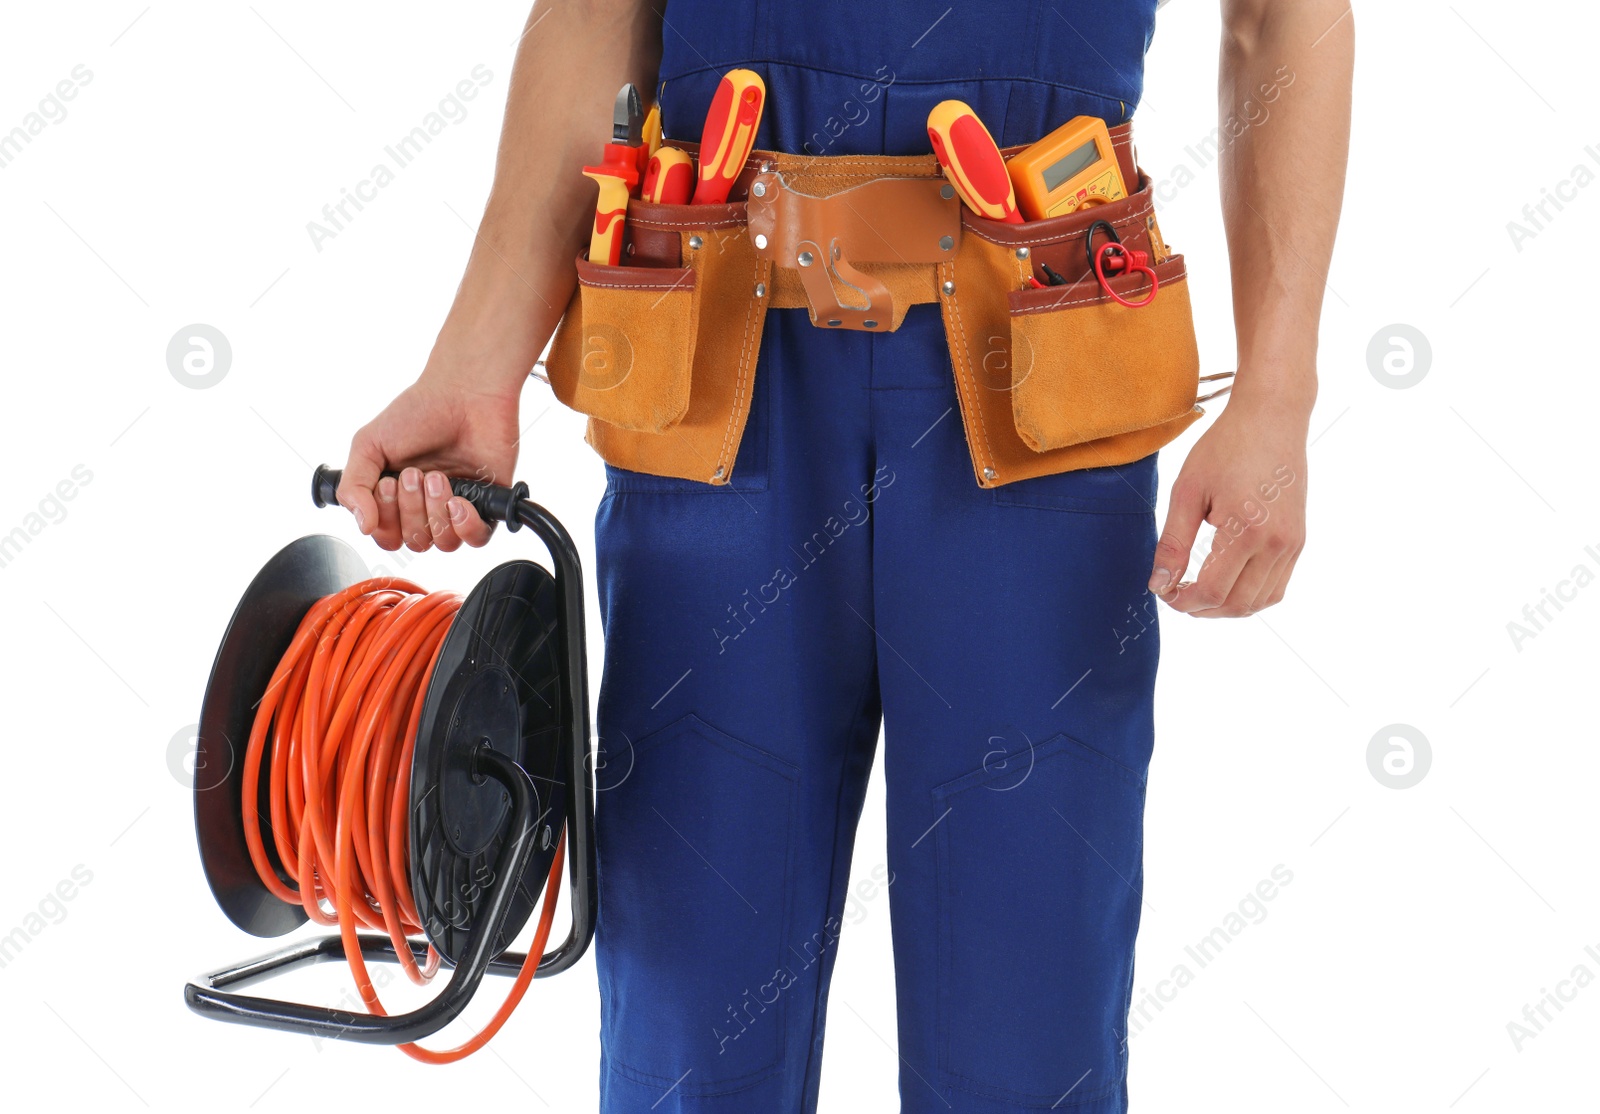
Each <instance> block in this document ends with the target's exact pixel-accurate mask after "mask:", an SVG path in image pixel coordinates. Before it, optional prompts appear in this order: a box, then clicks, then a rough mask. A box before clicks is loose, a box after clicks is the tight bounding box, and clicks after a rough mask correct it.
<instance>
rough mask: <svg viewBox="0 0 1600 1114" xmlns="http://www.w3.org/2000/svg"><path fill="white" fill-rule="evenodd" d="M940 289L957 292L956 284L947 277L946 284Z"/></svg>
mask: <svg viewBox="0 0 1600 1114" xmlns="http://www.w3.org/2000/svg"><path fill="white" fill-rule="evenodd" d="M940 289H941V290H943V291H944V292H945V293H946V294H954V293H955V292H956V284H955V283H953V282H951V281H950V280H949V279H945V282H944V285H943V286H942V287H940Z"/></svg>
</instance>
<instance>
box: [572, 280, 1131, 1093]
mask: <svg viewBox="0 0 1600 1114" xmlns="http://www.w3.org/2000/svg"><path fill="white" fill-rule="evenodd" d="M754 392H755V393H754V398H753V402H752V410H751V416H750V419H749V424H748V427H747V429H746V432H745V434H744V440H743V441H742V442H741V445H740V449H739V454H738V459H737V463H736V466H735V469H734V474H733V477H732V482H731V483H730V484H729V485H727V486H726V487H711V486H709V485H706V484H702V483H698V482H695V481H690V480H676V479H667V478H662V477H656V476H650V475H644V474H640V473H635V472H630V471H626V470H623V469H619V468H615V467H609V466H608V484H607V489H606V493H605V496H604V499H603V501H602V502H601V504H600V508H599V511H598V514H597V517H596V523H595V527H596V543H597V572H598V586H599V593H600V603H601V618H602V624H603V630H604V634H605V663H604V673H603V677H602V681H601V688H600V694H599V713H598V725H597V727H598V733H599V735H600V746H601V748H602V762H603V766H602V768H601V769H600V771H599V779H598V780H599V783H600V793H599V802H598V817H597V823H598V834H597V842H598V849H599V883H600V911H599V922H598V931H597V938H596V949H597V960H598V969H599V978H600V988H601V994H602V1001H603V1005H602V1022H601V1039H602V1046H603V1059H602V1065H601V1096H602V1098H601V1107H602V1110H603V1111H605V1112H606V1114H623V1112H629V1114H632V1112H649V1111H656V1112H659V1114H672V1112H689V1111H694V1112H705V1114H712V1112H715V1114H735V1112H738V1114H745V1112H750V1114H756V1112H759V1114H786V1112H792V1111H806V1112H808V1114H809V1112H811V1111H813V1110H815V1108H816V1102H817V1084H818V1078H819V1070H820V1063H821V1056H822V1047H823V1022H824V1017H825V1013H826V1007H827V999H828V984H829V975H830V972H831V970H832V968H833V962H834V959H835V957H836V956H837V955H838V950H839V948H840V946H841V943H842V940H841V938H842V937H843V936H847V935H848V931H847V930H848V927H849V926H848V921H849V917H848V915H847V912H846V910H847V899H849V898H850V897H851V895H849V894H847V891H846V884H847V882H848V880H849V877H850V866H851V858H852V852H853V850H854V844H855V829H856V822H857V819H858V817H859V815H860V812H861V807H862V800H863V796H864V794H865V793H866V791H867V781H868V772H869V770H870V768H871V766H872V764H873V758H874V751H875V748H876V745H877V739H878V736H879V728H880V725H881V727H882V729H883V736H884V747H885V751H884V769H885V773H886V778H885V780H886V792H887V816H888V847H887V848H886V849H878V848H868V849H865V850H864V854H865V855H866V857H867V862H869V863H873V862H881V863H882V864H883V865H880V866H879V867H878V868H876V869H875V870H871V871H864V872H863V877H862V878H861V879H859V880H858V888H859V887H861V886H866V887H868V888H869V889H870V890H872V891H873V894H881V893H882V892H883V891H887V896H888V904H889V908H890V911H891V918H892V928H893V941H894V964H895V987H896V998H897V1002H898V1014H899V1025H898V1052H899V1058H900V1094H901V1100H902V1107H901V1109H902V1110H903V1111H905V1112H907V1114H951V1112H957V1114H991V1112H998V1111H1014V1110H1046V1109H1054V1110H1070V1111H1074V1112H1076V1114H1111V1112H1114V1111H1117V1112H1120V1111H1123V1110H1125V1109H1126V1089H1125V1074H1126V1064H1127V1053H1126V1043H1125V1042H1126V1034H1127V1014H1128V1006H1129V999H1130V992H1131V989H1132V986H1133V946H1134V937H1135V934H1136V932H1137V929H1138V924H1139V912H1140V903H1141V897H1140V891H1141V888H1142V875H1141V857H1142V839H1141V833H1142V820H1143V807H1144V794H1145V774H1146V769H1147V766H1148V763H1149V759H1150V752H1151V744H1152V710H1151V703H1152V690H1153V686H1154V680H1155V671H1156V661H1157V656H1158V646H1159V643H1158V633H1157V628H1156V620H1155V605H1154V602H1153V597H1152V596H1150V595H1149V593H1148V592H1147V591H1146V588H1145V583H1146V579H1147V578H1148V576H1149V572H1150V567H1151V562H1152V557H1153V552H1154V546H1155V541H1156V531H1155V521H1154V512H1153V509H1152V508H1153V504H1154V502H1155V493H1156V461H1155V457H1154V456H1153V455H1152V456H1151V457H1148V458H1146V459H1144V460H1141V461H1139V462H1137V463H1135V464H1133V465H1129V466H1125V467H1121V468H1116V469H1112V468H1104V469H1091V470H1084V471H1076V472H1068V473H1063V474H1060V475H1055V476H1046V477H1041V478H1038V479H1032V480H1025V481H1021V482H1018V483H1013V484H1009V485H1005V486H1002V487H999V488H995V489H992V490H984V489H980V488H979V487H978V486H977V485H976V484H975V483H974V481H973V477H972V469H971V464H970V463H969V458H968V455H967V448H966V444H965V441H964V439H963V435H962V424H961V418H960V414H959V412H958V410H957V402H956V396H955V388H954V384H953V378H952V373H951V367H950V361H949V356H948V353H947V349H946V346H945V339H944V332H943V328H942V326H941V323H940V319H939V315H938V309H937V307H935V306H933V305H916V306H912V307H911V310H910V313H909V315H908V316H907V317H906V319H905V322H904V324H903V326H902V327H901V328H900V329H899V330H897V331H896V332H894V333H889V334H881V335H871V334H866V333H860V332H846V331H839V330H826V329H821V328H817V327H815V326H812V325H811V324H810V323H809V322H808V321H807V319H806V315H805V313H804V311H802V310H773V311H770V316H769V320H768V324H767V327H766V333H765V338H764V341H763V345H762V353H761V357H760V361H759V363H758V365H757V370H756V375H755V383H754ZM854 896H855V898H856V899H861V898H862V896H863V895H861V894H860V893H857V894H856V895H854ZM868 896H869V897H870V896H872V895H868ZM886 1036H887V1035H886ZM885 1054H886V1055H888V1053H887V1052H886V1053H885Z"/></svg>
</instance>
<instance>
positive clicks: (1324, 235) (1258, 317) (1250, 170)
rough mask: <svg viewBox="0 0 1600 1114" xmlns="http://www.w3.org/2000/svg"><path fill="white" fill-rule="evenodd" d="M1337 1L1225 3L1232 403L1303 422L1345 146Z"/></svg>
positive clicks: (1344, 9)
mask: <svg viewBox="0 0 1600 1114" xmlns="http://www.w3.org/2000/svg"><path fill="white" fill-rule="evenodd" d="M1354 20H1355V17H1354V15H1353V14H1352V13H1351V12H1350V9H1349V4H1348V3H1347V2H1346V0H1224V2H1223V21H1224V29H1223V40H1222V65H1221V79H1220V82H1219V89H1218V94H1219V97H1218V99H1219V110H1220V116H1221V119H1222V128H1223V143H1222V149H1223V152H1224V153H1223V156H1222V159H1221V170H1220V174H1221V186H1222V205H1223V218H1224V221H1225V223H1226V226H1227V233H1228V253H1229V258H1230V261H1231V265H1232V271H1233V304H1234V325H1235V330H1236V333H1237V337H1238V345H1239V365H1238V369H1239V370H1238V375H1237V377H1236V380H1235V387H1234V390H1233V397H1234V400H1235V402H1249V403H1258V402H1259V403H1270V404H1272V405H1273V408H1274V409H1287V410H1288V411H1290V412H1293V413H1299V414H1302V415H1304V416H1309V413H1310V408H1311V404H1312V402H1313V401H1314V400H1315V397H1316V348H1317V327H1318V323H1319V320H1320V317H1321V313H1322V301H1323V290H1324V288H1325V286H1326V283H1327V273H1328V264H1329V260H1330V259H1331V257H1332V254H1333V240H1334V233H1335V231H1336V229H1337V227H1338V223H1339V209H1340V205H1341V203H1342V200H1343V197H1344V179H1345V165H1346V159H1347V154H1348V150H1349V143H1350V89H1351V70H1352V65H1353V58H1354V42H1355V32H1354Z"/></svg>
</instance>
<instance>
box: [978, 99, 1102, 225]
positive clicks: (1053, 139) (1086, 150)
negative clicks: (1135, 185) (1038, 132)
mask: <svg viewBox="0 0 1600 1114" xmlns="http://www.w3.org/2000/svg"><path fill="white" fill-rule="evenodd" d="M1006 166H1007V168H1008V171H1009V173H1010V175H1011V184H1012V186H1013V187H1014V188H1015V189H1016V191H1017V207H1018V208H1019V209H1021V210H1022V214H1023V216H1025V217H1027V218H1028V219H1029V220H1043V219H1044V218H1045V217H1059V216H1061V215H1062V214H1064V213H1076V212H1077V211H1078V210H1080V209H1084V208H1087V207H1088V206H1090V205H1103V204H1105V203H1106V202H1108V201H1120V200H1122V199H1123V198H1124V197H1127V196H1128V190H1127V186H1126V185H1125V184H1124V183H1123V181H1122V171H1121V170H1120V169H1118V167H1117V153H1116V150H1115V149H1114V148H1113V147H1112V146H1111V133H1110V132H1109V131H1108V130H1107V129H1106V122H1105V121H1104V120H1102V119H1100V118H1099V117H1098V116H1077V117H1074V118H1073V119H1071V120H1068V121H1067V122H1066V123H1065V124H1063V125H1061V126H1060V127H1059V128H1057V129H1056V130H1055V131H1053V132H1051V133H1050V134H1049V135H1047V136H1045V137H1044V138H1043V139H1041V140H1039V141H1038V142H1037V143H1035V144H1034V145H1033V146H1031V147H1028V148H1027V149H1025V150H1022V151H1019V152H1017V153H1016V154H1015V155H1013V156H1012V157H1011V159H1010V161H1009V162H1007V163H1006Z"/></svg>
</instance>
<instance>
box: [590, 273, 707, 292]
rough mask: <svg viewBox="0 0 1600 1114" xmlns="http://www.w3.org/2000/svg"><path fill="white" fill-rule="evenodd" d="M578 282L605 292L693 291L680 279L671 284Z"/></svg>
mask: <svg viewBox="0 0 1600 1114" xmlns="http://www.w3.org/2000/svg"><path fill="white" fill-rule="evenodd" d="M691 273H692V272H691ZM579 281H580V282H582V283H583V285H584V286H590V287H594V286H602V287H605V288H606V289H607V290H693V289H694V287H693V286H685V285H684V284H683V280H682V279H679V280H678V281H677V282H672V283H659V282H590V281H588V280H586V279H580V280H579Z"/></svg>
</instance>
